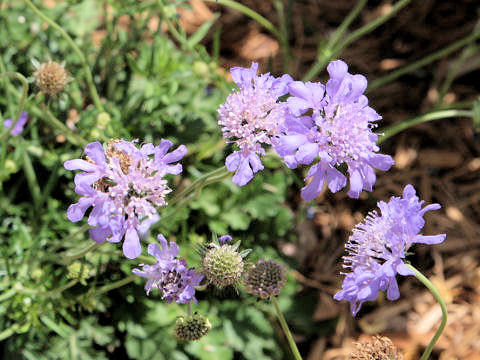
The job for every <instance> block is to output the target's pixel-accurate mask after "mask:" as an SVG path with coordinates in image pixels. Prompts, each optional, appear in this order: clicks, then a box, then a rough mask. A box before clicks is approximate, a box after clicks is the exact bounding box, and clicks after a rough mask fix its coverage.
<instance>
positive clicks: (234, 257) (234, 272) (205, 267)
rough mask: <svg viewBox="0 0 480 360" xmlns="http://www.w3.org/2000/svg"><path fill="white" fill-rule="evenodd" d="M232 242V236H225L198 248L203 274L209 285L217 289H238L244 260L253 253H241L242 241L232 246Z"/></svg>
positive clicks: (243, 251) (246, 251)
mask: <svg viewBox="0 0 480 360" xmlns="http://www.w3.org/2000/svg"><path fill="white" fill-rule="evenodd" d="M232 241H233V239H232V237H231V236H230V235H223V236H221V237H220V238H218V239H217V238H216V236H214V238H213V241H212V242H211V243H209V244H207V245H206V246H205V245H200V246H199V248H198V251H199V254H200V256H201V257H202V270H201V272H202V274H203V275H204V276H205V279H206V280H207V281H208V283H209V284H212V285H214V286H215V287H216V288H217V289H224V288H228V287H233V288H236V286H237V284H238V283H239V281H240V280H241V278H242V275H243V270H244V268H245V262H244V259H245V258H246V257H247V256H248V254H249V253H250V251H251V250H250V249H245V250H242V251H239V247H240V244H241V241H237V242H236V243H234V244H231V243H232Z"/></svg>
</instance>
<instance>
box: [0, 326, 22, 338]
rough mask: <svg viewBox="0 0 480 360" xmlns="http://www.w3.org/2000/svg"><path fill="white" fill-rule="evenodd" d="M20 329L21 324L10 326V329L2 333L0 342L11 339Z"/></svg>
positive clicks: (0, 333)
mask: <svg viewBox="0 0 480 360" xmlns="http://www.w3.org/2000/svg"><path fill="white" fill-rule="evenodd" d="M19 328H20V324H18V323H15V324H13V325H12V326H10V327H9V328H8V329H5V330H3V331H2V332H0V341H2V340H5V339H6V338H9V337H10V336H12V335H13V334H15V332H16V331H17V330H18V329H19Z"/></svg>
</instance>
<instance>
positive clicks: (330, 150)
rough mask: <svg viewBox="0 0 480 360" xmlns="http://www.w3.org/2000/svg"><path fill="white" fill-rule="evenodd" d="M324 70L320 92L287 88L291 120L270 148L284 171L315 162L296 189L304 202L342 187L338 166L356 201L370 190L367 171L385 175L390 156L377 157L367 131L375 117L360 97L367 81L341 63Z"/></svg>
mask: <svg viewBox="0 0 480 360" xmlns="http://www.w3.org/2000/svg"><path fill="white" fill-rule="evenodd" d="M327 71H328V73H329V74H330V80H329V81H328V82H327V85H326V87H324V86H323V85H322V84H319V83H311V82H307V83H302V82H300V81H295V82H293V83H291V84H290V85H289V92H290V94H291V95H292V96H291V97H290V98H289V99H288V101H287V104H288V107H289V110H290V114H291V115H289V116H288V118H287V120H286V122H285V129H286V130H285V131H284V135H283V136H281V137H280V139H279V140H278V141H277V143H276V144H275V149H276V150H277V152H278V154H279V155H280V156H282V157H283V158H284V160H285V163H286V164H287V166H288V167H289V168H296V167H297V166H298V164H305V165H308V164H311V163H312V162H314V160H315V159H316V158H317V157H318V158H319V161H318V162H317V163H315V164H314V165H313V166H312V167H311V168H310V170H309V172H308V174H307V177H306V180H308V179H310V180H311V181H310V183H309V184H308V185H307V186H305V187H304V188H303V189H302V197H303V198H304V199H305V200H306V201H310V200H313V199H314V198H315V197H317V196H318V195H319V194H320V191H321V190H322V187H323V184H324V183H325V181H326V182H327V184H328V187H329V189H330V191H332V192H337V191H339V190H340V189H342V188H344V187H345V185H346V183H347V178H346V177H345V175H343V174H342V173H341V172H340V171H338V170H337V168H336V167H337V166H339V165H340V164H346V165H347V169H348V174H349V175H350V190H349V192H348V195H349V196H350V197H352V198H358V197H359V196H360V193H361V192H362V190H368V191H372V187H373V185H374V184H375V181H376V176H375V172H374V170H373V168H377V169H380V170H384V171H386V170H388V169H390V167H391V166H392V165H393V159H392V158H391V156H389V155H383V154H379V153H378V151H379V148H378V146H377V145H376V141H377V138H378V135H377V134H375V133H374V132H372V129H373V128H374V127H375V126H376V125H375V123H374V122H375V121H377V120H380V119H381V116H379V115H378V114H377V113H376V112H375V110H373V109H372V108H371V107H369V106H368V100H367V98H366V96H364V95H363V92H364V91H365V89H366V87H367V79H366V78H365V77H364V76H363V75H352V74H350V73H349V72H348V66H347V64H345V63H344V62H343V61H341V60H337V61H332V62H331V63H330V64H329V65H328V67H327ZM306 114H308V115H306Z"/></svg>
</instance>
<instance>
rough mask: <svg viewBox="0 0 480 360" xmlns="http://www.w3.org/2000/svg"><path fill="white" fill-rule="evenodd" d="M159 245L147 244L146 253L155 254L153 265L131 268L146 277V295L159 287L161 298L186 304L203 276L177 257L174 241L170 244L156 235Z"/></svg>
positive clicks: (161, 236)
mask: <svg viewBox="0 0 480 360" xmlns="http://www.w3.org/2000/svg"><path fill="white" fill-rule="evenodd" d="M158 240H159V241H160V245H161V248H160V246H158V245H157V244H150V245H148V249H147V250H148V253H149V254H150V255H152V256H155V258H156V259H157V263H156V264H154V265H141V266H142V269H141V270H140V269H133V270H132V272H133V273H134V274H135V275H138V276H141V277H144V278H146V279H148V281H147V283H146V284H145V290H146V291H147V295H149V294H150V291H151V290H152V289H159V290H160V291H161V292H162V299H164V300H165V302H167V303H170V302H172V301H176V302H177V303H179V304H186V303H188V302H190V301H194V302H195V303H196V302H197V299H195V286H198V285H200V282H201V281H202V279H203V276H202V275H200V274H197V273H196V272H195V270H193V269H189V268H187V263H186V262H185V260H183V259H177V255H178V252H179V251H180V249H179V247H178V245H177V244H176V243H175V242H174V241H170V246H168V244H167V240H166V239H165V237H164V236H163V235H158Z"/></svg>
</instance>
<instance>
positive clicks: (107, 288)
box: [90, 275, 138, 297]
mask: <svg viewBox="0 0 480 360" xmlns="http://www.w3.org/2000/svg"><path fill="white" fill-rule="evenodd" d="M137 278H138V276H137V275H130V276H128V277H126V278H124V279H122V280H118V281H115V282H113V283H111V284H108V285H104V286H102V287H101V288H99V289H98V290H96V291H94V292H93V294H91V295H90V296H91V297H95V296H98V295H101V294H105V293H107V292H109V291H111V290H114V289H117V288H120V287H122V286H125V285H127V284H130V283H131V282H133V281H135V280H136V279H137Z"/></svg>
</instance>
